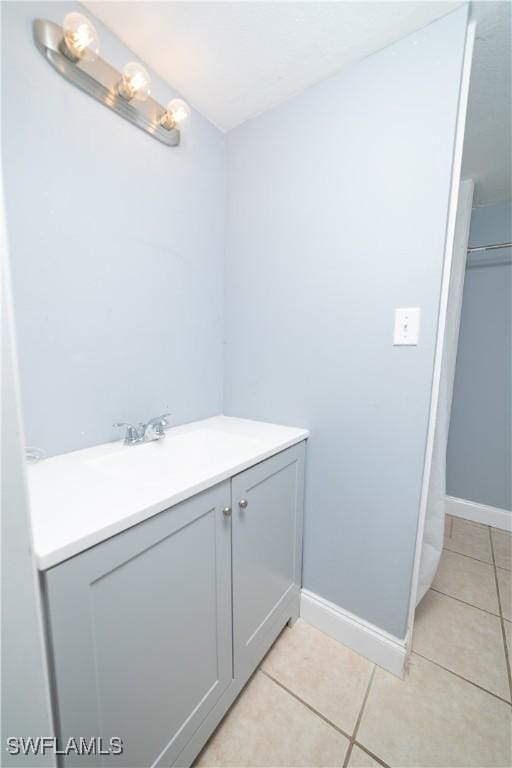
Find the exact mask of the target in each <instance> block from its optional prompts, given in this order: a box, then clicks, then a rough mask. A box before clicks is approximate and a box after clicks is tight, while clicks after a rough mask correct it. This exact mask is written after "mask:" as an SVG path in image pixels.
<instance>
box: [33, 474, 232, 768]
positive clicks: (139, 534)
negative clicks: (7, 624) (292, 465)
mask: <svg viewBox="0 0 512 768" xmlns="http://www.w3.org/2000/svg"><path fill="white" fill-rule="evenodd" d="M229 503H230V484H229V482H225V483H222V484H221V485H218V486H216V487H215V488H212V489H210V490H208V491H205V492H204V493H201V494H199V495H197V496H195V497H194V498H192V499H190V500H188V501H185V502H183V503H181V504H179V505H177V506H176V507H173V508H171V509H169V510H167V511H165V512H162V513H160V514H158V515H156V516H155V517H154V518H152V519H150V520H147V521H145V522H143V523H141V524H139V525H137V526H134V527H133V528H131V529H129V530H127V531H125V532H124V533H122V534H119V535H118V536H115V537H113V538H112V539H109V540H108V541H106V542H103V543H102V544H99V545H98V546H95V547H93V548H91V549H89V550H87V551H86V552H84V553H82V554H80V555H77V556H76V557H73V558H71V559H70V560H68V561H66V562H65V563H62V564H61V565H58V566H56V567H55V568H52V569H50V570H49V571H48V572H47V574H46V583H45V593H46V603H47V610H48V613H49V626H50V636H51V637H50V639H51V645H52V647H53V660H54V664H53V667H54V670H53V671H54V683H55V688H56V693H57V696H56V700H57V702H58V703H57V708H56V709H57V711H56V716H57V726H58V731H59V735H60V738H61V740H63V741H64V742H67V740H68V739H69V738H70V737H75V738H76V739H78V738H79V737H86V738H88V739H89V738H90V737H94V736H100V737H102V738H103V740H104V741H103V746H104V747H105V746H106V745H108V740H109V739H110V738H111V737H119V738H121V739H122V740H123V744H124V752H123V754H122V755H119V756H117V757H113V756H111V757H108V756H101V755H100V756H97V757H96V758H94V757H92V756H90V757H87V758H85V759H77V758H76V757H75V756H73V755H71V756H70V757H67V758H65V759H64V765H66V766H71V765H87V766H91V765H108V766H119V767H120V768H121V767H122V768H128V767H132V768H145V767H146V766H153V765H154V766H163V765H170V764H171V763H172V762H173V761H174V760H175V759H176V756H177V755H178V754H179V752H180V751H181V750H182V749H183V747H184V746H185V745H186V744H187V742H188V741H189V740H190V738H191V736H192V734H193V733H194V731H195V730H196V729H197V727H198V726H199V725H200V723H201V722H202V720H203V719H204V718H205V717H206V715H207V713H208V712H209V711H210V709H211V708H212V707H213V706H214V705H215V703H216V702H217V701H218V699H219V698H220V696H221V695H222V694H223V692H224V691H225V690H226V689H227V688H228V686H229V685H230V683H231V682H232V644H231V638H232V626H231V524H230V518H229V517H225V516H224V515H223V512H222V510H223V507H225V506H228V505H229ZM70 514H71V513H70Z"/></svg>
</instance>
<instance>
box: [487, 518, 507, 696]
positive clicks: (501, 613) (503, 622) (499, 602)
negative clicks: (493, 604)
mask: <svg viewBox="0 0 512 768" xmlns="http://www.w3.org/2000/svg"><path fill="white" fill-rule="evenodd" d="M489 540H490V542H491V555H492V564H493V566H494V581H495V582H496V591H497V593H498V609H499V612H500V622H501V635H502V638H503V646H504V648H505V663H506V666H507V676H508V687H509V689H510V698H511V699H512V672H511V670H510V657H509V655H508V646H507V635H506V632H505V620H504V618H503V609H502V607H501V595H500V586H499V583H498V571H497V569H496V558H495V556H494V542H493V540H492V535H491V529H490V528H489Z"/></svg>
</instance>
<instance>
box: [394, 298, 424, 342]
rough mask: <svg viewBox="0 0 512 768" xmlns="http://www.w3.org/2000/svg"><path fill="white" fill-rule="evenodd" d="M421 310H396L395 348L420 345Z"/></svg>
mask: <svg viewBox="0 0 512 768" xmlns="http://www.w3.org/2000/svg"><path fill="white" fill-rule="evenodd" d="M420 312H421V311H420V308H419V307H405V308H404V307H400V308H398V309H395V332H394V334H393V344H394V345H395V346H411V345H413V346H414V345H416V344H417V343H418V337H419V333H420Z"/></svg>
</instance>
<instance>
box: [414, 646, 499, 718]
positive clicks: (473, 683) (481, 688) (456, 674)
mask: <svg viewBox="0 0 512 768" xmlns="http://www.w3.org/2000/svg"><path fill="white" fill-rule="evenodd" d="M412 653H413V654H414V655H415V656H419V657H420V659H425V661H428V662H430V664H434V665H435V666H436V667H439V669H444V671H445V672H449V673H450V675H454V676H455V677H458V678H459V680H464V682H465V683H469V684H470V685H474V686H475V688H479V689H480V690H481V691H484V693H488V694H489V696H494V698H495V699H498V701H502V702H503V703H504V704H508V706H509V707H510V700H509V699H504V698H503V696H499V695H498V694H497V693H493V692H492V691H489V690H488V689H487V688H484V687H483V685H479V684H478V683H475V681H474V680H469V679H468V678H467V677H464V676H463V675H460V674H459V673H458V672H454V671H453V669H449V668H448V667H445V666H443V665H442V664H440V663H439V662H438V661H434V659H430V658H429V657H428V656H424V655H423V654H422V653H418V651H412Z"/></svg>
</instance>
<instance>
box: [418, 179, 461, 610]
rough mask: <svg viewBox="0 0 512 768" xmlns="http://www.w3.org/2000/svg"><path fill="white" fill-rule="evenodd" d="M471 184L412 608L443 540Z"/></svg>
mask: <svg viewBox="0 0 512 768" xmlns="http://www.w3.org/2000/svg"><path fill="white" fill-rule="evenodd" d="M473 186H474V185H473V181H471V180H468V181H462V182H461V185H460V190H459V199H458V205H457V219H456V223H455V237H454V246H453V257H452V268H451V273H450V285H449V288H448V309H447V314H446V326H445V331H444V333H445V336H444V345H443V359H442V363H441V381H440V384H439V401H438V407H437V418H436V424H435V433H434V448H433V454H432V467H431V471H430V482H429V490H428V500H427V511H426V515H425V528H424V532H423V547H422V551H421V561H420V573H419V579H418V592H417V595H416V605H417V604H418V603H419V602H420V600H421V599H422V597H423V596H424V595H425V593H426V592H427V591H428V589H429V588H430V586H431V584H432V582H433V580H434V576H435V575H436V571H437V567H438V565H439V560H440V558H441V552H442V550H443V539H444V519H445V499H446V449H447V446H448V429H449V427H450V413H451V408H452V395H453V382H454V379H455V363H456V360H457V344H458V340H459V328H460V315H461V310H462V292H463V289H464V273H465V271H466V259H467V249H468V240H469V224H470V219H471V203H472V200H473Z"/></svg>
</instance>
